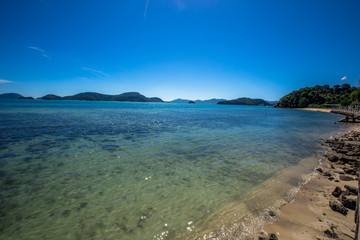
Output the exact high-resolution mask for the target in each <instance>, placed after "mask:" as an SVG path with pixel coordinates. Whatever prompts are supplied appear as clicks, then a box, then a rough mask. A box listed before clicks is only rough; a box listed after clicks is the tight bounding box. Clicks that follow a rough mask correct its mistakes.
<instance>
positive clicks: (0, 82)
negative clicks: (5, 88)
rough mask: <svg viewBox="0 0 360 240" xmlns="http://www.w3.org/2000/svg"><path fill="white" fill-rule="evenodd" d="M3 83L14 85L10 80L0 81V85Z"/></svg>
mask: <svg viewBox="0 0 360 240" xmlns="http://www.w3.org/2000/svg"><path fill="white" fill-rule="evenodd" d="M4 83H14V82H13V81H10V80H5V79H0V84H4Z"/></svg>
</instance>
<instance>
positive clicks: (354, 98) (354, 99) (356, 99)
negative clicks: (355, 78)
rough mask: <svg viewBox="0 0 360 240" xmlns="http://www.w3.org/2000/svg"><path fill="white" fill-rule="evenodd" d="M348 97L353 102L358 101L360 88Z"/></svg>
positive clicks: (359, 100) (359, 99)
mask: <svg viewBox="0 0 360 240" xmlns="http://www.w3.org/2000/svg"><path fill="white" fill-rule="evenodd" d="M350 99H351V101H353V102H360V88H358V89H357V90H355V91H353V92H352V93H351V94H350Z"/></svg>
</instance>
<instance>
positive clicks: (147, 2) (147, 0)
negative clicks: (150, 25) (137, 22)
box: [144, 0, 150, 19]
mask: <svg viewBox="0 0 360 240" xmlns="http://www.w3.org/2000/svg"><path fill="white" fill-rule="evenodd" d="M149 1H150V0H146V5H145V11H144V19H145V18H146V14H147V10H148V6H149Z"/></svg>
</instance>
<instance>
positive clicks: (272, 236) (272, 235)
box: [269, 233, 279, 240]
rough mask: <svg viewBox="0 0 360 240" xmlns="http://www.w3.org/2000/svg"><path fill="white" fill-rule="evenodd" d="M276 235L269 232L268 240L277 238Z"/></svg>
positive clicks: (276, 239)
mask: <svg viewBox="0 0 360 240" xmlns="http://www.w3.org/2000/svg"><path fill="white" fill-rule="evenodd" d="M278 239H279V238H278V236H276V234H274V233H272V234H270V237H269V240H278Z"/></svg>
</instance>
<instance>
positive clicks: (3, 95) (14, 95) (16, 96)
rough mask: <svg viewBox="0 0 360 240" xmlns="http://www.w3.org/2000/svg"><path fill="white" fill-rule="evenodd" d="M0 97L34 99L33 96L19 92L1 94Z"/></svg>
mask: <svg viewBox="0 0 360 240" xmlns="http://www.w3.org/2000/svg"><path fill="white" fill-rule="evenodd" d="M0 98H3V99H34V98H33V97H24V96H22V95H20V94H18V93H4V94H0Z"/></svg>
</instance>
